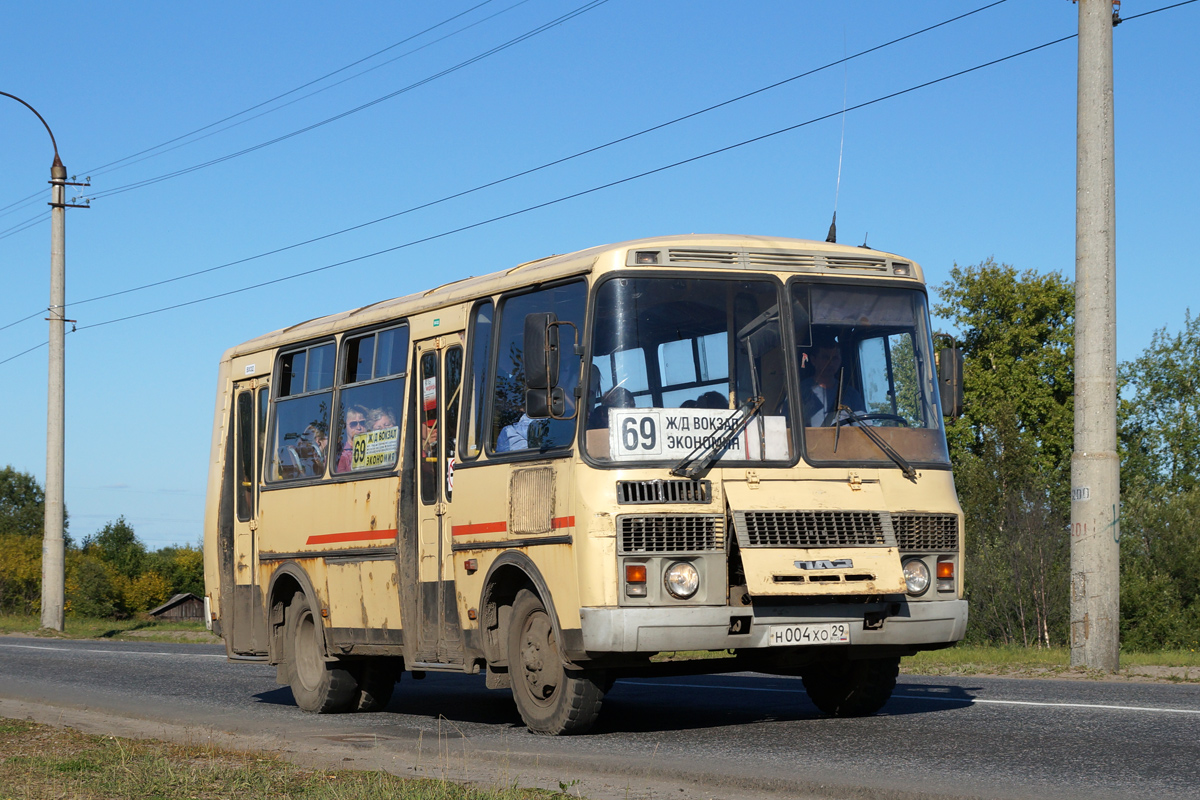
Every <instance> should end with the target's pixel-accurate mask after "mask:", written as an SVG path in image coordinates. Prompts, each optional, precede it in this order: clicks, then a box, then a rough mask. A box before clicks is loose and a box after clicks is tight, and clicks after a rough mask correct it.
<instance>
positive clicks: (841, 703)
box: [800, 657, 900, 717]
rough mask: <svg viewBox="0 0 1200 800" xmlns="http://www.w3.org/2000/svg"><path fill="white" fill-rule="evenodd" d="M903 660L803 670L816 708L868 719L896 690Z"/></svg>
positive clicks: (831, 664) (869, 660)
mask: <svg viewBox="0 0 1200 800" xmlns="http://www.w3.org/2000/svg"><path fill="white" fill-rule="evenodd" d="M899 673H900V659H899V657H897V658H866V659H862V660H860V661H834V662H825V663H821V664H813V665H812V666H808V667H805V668H804V669H803V670H801V673H800V675H801V677H802V678H803V679H804V691H806V692H807V693H808V699H809V700H812V702H813V705H815V706H816V707H817V708H819V709H821V710H822V711H824V712H825V713H826V714H829V715H831V716H835V717H866V716H870V715H871V714H874V713H875V712H876V711H878V710H879V709H881V708H883V706H884V705H885V704H886V703H887V701H888V700H889V699H890V698H891V696H892V691H893V690H894V689H895V688H896V676H897V675H898V674H899Z"/></svg>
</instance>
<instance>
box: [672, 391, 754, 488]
mask: <svg viewBox="0 0 1200 800" xmlns="http://www.w3.org/2000/svg"><path fill="white" fill-rule="evenodd" d="M763 402H764V398H762V397H751V398H750V399H748V400H747V401H746V402H744V403H742V404H741V405H740V406H739V407H738V408H737V409H736V410H735V411H734V412H733V413H732V414H730V415H729V416H728V417H726V418H725V419H723V420H721V422H720V424H719V425H717V427H716V428H714V429H713V432H712V435H711V436H709V437H707V442H705V443H704V444H701V445H699V446H698V447H697V448H696V449H695V450H693V451H692V452H690V453H688V454H687V455H686V456H684V457H683V460H682V461H680V462H679V463H678V464H676V465H675V468H674V469H672V470H671V474H672V475H674V476H676V477H678V478H688V479H690V480H695V479H696V478H698V477H699V476H700V475H701V474H703V472H704V471H705V470H706V469H708V468H709V466H711V464H712V462H713V461H715V460H716V458H717V456H718V455H719V454H720V453H721V451H722V450H724V449H725V447H726V446H727V445H728V444H729V443H730V442H732V441H733V439H734V437H736V436H737V435H738V434H739V433H741V432H742V431H743V430H745V429H746V426H747V425H748V424H749V423H750V420H751V419H753V418H754V415H755V414H757V413H758V410H759V409H760V408H762V404H763Z"/></svg>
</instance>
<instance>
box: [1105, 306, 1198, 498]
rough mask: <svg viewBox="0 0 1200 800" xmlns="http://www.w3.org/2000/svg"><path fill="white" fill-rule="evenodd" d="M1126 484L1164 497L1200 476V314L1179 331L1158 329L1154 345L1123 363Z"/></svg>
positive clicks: (1192, 484)
mask: <svg viewBox="0 0 1200 800" xmlns="http://www.w3.org/2000/svg"><path fill="white" fill-rule="evenodd" d="M1119 375H1120V380H1121V386H1122V392H1121V394H1122V399H1121V401H1120V420H1121V444H1122V455H1123V463H1122V475H1121V482H1122V484H1123V485H1124V486H1126V487H1129V488H1133V489H1135V490H1136V491H1138V492H1139V493H1143V492H1149V493H1150V494H1152V495H1158V496H1163V495H1167V494H1171V493H1175V492H1186V491H1190V490H1192V489H1194V488H1196V487H1197V485H1200V484H1198V481H1200V316H1197V317H1193V316H1192V314H1191V312H1190V311H1189V312H1188V314H1187V317H1186V318H1185V322H1184V329H1183V331H1182V332H1180V333H1176V334H1174V335H1171V334H1169V333H1168V332H1167V329H1166V328H1162V329H1161V330H1158V331H1155V333H1154V338H1153V339H1152V340H1151V342H1150V346H1149V347H1147V348H1146V350H1145V351H1143V353H1142V355H1141V356H1139V357H1138V358H1136V359H1134V360H1133V361H1130V362H1126V363H1124V364H1122V365H1121V369H1120V373H1119Z"/></svg>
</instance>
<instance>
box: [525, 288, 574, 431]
mask: <svg viewBox="0 0 1200 800" xmlns="http://www.w3.org/2000/svg"><path fill="white" fill-rule="evenodd" d="M524 349H525V354H524V358H525V413H526V414H528V415H529V416H530V417H531V418H533V419H546V418H547V417H552V418H554V419H560V418H562V417H563V415H565V414H566V409H567V402H566V394H565V393H564V392H563V390H562V388H561V387H560V386H559V385H558V378H559V369H558V367H559V349H558V316H557V315H556V314H554V313H553V312H542V313H535V314H527V315H525V340H524Z"/></svg>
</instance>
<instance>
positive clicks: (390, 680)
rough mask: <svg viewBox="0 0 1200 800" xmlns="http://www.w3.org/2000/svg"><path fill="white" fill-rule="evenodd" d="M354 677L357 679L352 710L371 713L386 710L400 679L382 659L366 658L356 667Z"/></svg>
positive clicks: (392, 668) (393, 669)
mask: <svg viewBox="0 0 1200 800" xmlns="http://www.w3.org/2000/svg"><path fill="white" fill-rule="evenodd" d="M354 675H355V677H356V678H357V679H358V689H357V693H356V694H355V700H354V710H355V711H362V712H372V711H382V710H383V709H385V708H387V704H388V703H389V702H391V699H392V693H393V692H394V691H395V690H396V681H397V680H398V679H399V677H400V675H399V673H398V672H396V670H395V668H394V667H392V666H391V665H390V664H388V663H386V662H385V661H384V660H383V659H380V658H367V659H364V660H363V661H362V662H360V663H359V664H358V665H357V667H356V669H355V671H354Z"/></svg>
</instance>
